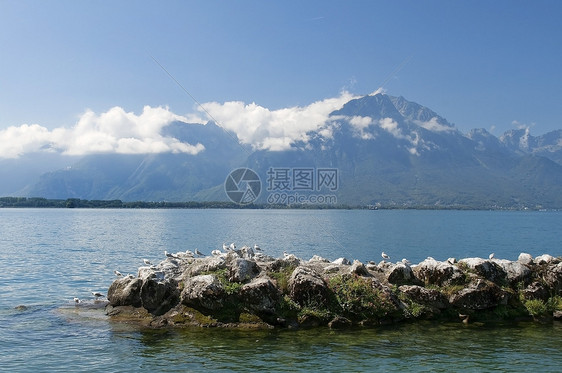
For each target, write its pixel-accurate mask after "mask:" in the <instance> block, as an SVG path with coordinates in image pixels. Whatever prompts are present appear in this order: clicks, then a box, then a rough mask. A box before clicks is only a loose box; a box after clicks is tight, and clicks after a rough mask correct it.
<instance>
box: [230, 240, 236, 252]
mask: <svg viewBox="0 0 562 373" xmlns="http://www.w3.org/2000/svg"><path fill="white" fill-rule="evenodd" d="M234 249H236V245H235V244H234V242H233V243H231V244H230V250H234Z"/></svg>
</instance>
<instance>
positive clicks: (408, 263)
mask: <svg viewBox="0 0 562 373" xmlns="http://www.w3.org/2000/svg"><path fill="white" fill-rule="evenodd" d="M402 263H403V264H405V265H407V266H409V265H410V264H412V263H410V261H409V260H408V259H406V258H404V259H402Z"/></svg>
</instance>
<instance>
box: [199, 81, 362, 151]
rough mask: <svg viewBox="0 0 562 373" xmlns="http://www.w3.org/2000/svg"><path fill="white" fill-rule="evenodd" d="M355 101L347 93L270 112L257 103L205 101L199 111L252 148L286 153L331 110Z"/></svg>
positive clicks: (319, 123) (318, 126)
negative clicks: (285, 151) (302, 105)
mask: <svg viewBox="0 0 562 373" xmlns="http://www.w3.org/2000/svg"><path fill="white" fill-rule="evenodd" d="M353 98H355V97H354V96H353V95H351V94H350V93H348V92H345V91H344V92H342V93H341V94H340V95H339V96H338V97H335V98H328V99H325V100H322V101H317V102H314V103H312V104H310V105H308V106H305V107H298V106H295V107H290V108H284V109H279V110H270V109H268V108H265V107H263V106H260V105H257V104H256V103H251V104H245V103H244V102H241V101H230V102H225V103H223V104H220V103H217V102H208V103H205V104H203V105H202V106H203V108H200V109H199V110H200V112H201V113H202V114H207V113H209V114H210V115H211V117H209V118H208V119H209V120H214V121H216V122H217V124H219V125H220V126H221V127H223V128H225V129H226V130H228V131H233V132H234V133H236V134H237V135H238V138H239V139H240V141H241V142H243V143H245V144H251V145H252V146H253V147H254V148H255V149H268V150H286V149H289V148H290V146H291V144H292V143H293V142H295V141H299V140H302V141H305V142H306V141H307V140H308V139H307V135H306V133H307V132H309V131H316V130H318V129H320V128H321V127H322V126H323V125H324V124H325V123H326V122H327V121H328V120H329V115H330V113H331V112H333V111H334V110H338V109H341V107H342V106H343V105H344V104H345V103H346V102H348V101H349V100H351V99H353Z"/></svg>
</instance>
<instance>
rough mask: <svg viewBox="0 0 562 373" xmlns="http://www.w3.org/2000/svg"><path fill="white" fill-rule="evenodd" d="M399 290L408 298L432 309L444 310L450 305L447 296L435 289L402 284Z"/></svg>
mask: <svg viewBox="0 0 562 373" xmlns="http://www.w3.org/2000/svg"><path fill="white" fill-rule="evenodd" d="M399 290H400V291H401V292H402V293H404V294H405V296H406V297H407V298H408V299H410V300H412V301H414V302H416V303H419V304H423V305H424V306H426V307H429V308H431V309H432V310H442V309H445V308H447V307H448V306H449V300H448V299H447V297H446V296H445V295H443V294H442V293H441V292H440V291H438V290H435V289H427V288H424V287H422V286H418V285H402V286H400V287H399Z"/></svg>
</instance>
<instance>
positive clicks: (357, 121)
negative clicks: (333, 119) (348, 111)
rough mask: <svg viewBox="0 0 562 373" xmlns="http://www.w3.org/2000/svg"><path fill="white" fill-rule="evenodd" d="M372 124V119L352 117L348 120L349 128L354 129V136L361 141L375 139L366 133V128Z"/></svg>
mask: <svg viewBox="0 0 562 373" xmlns="http://www.w3.org/2000/svg"><path fill="white" fill-rule="evenodd" d="M374 123H375V122H374V120H373V118H371V117H361V116H359V115H356V116H353V117H351V118H350V119H349V124H351V127H352V128H353V129H354V131H355V133H356V135H357V136H359V137H360V138H362V139H363V140H370V139H374V138H375V136H374V135H373V134H372V133H370V132H367V128H368V127H369V126H370V125H371V124H374Z"/></svg>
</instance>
